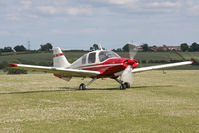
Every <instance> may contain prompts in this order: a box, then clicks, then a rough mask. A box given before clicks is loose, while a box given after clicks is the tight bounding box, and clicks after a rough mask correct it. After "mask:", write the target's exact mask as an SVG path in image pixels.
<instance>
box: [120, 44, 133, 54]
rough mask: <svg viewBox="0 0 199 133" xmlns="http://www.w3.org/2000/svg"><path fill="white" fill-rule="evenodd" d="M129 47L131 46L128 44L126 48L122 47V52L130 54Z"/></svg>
mask: <svg viewBox="0 0 199 133" xmlns="http://www.w3.org/2000/svg"><path fill="white" fill-rule="evenodd" d="M129 45H131V44H129V43H127V44H126V45H124V47H122V51H124V52H129Z"/></svg>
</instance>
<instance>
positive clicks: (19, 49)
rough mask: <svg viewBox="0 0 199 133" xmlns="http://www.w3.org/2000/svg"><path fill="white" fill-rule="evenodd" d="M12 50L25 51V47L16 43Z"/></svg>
mask: <svg viewBox="0 0 199 133" xmlns="http://www.w3.org/2000/svg"><path fill="white" fill-rule="evenodd" d="M14 50H15V51H16V52H19V51H26V48H25V47H24V46H23V45H17V46H15V47H14Z"/></svg>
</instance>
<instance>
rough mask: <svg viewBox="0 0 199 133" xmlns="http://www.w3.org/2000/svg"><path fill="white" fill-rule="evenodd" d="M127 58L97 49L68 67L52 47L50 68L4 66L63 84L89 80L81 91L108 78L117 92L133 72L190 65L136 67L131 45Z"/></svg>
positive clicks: (82, 84)
mask: <svg viewBox="0 0 199 133" xmlns="http://www.w3.org/2000/svg"><path fill="white" fill-rule="evenodd" d="M129 51H130V52H129V54H130V58H121V57H120V56H119V55H118V54H116V53H115V52H113V51H109V50H104V49H103V48H102V47H101V46H100V48H99V49H98V50H95V51H91V52H89V53H87V54H84V55H83V56H82V57H80V58H79V59H77V60H76V61H75V62H73V63H72V64H70V63H69V62H68V60H67V59H66V57H65V56H64V53H63V52H62V51H61V49H60V48H59V47H55V48H53V67H47V66H36V65H25V64H15V63H10V64H8V65H7V66H8V67H11V68H15V69H22V70H32V71H39V72H46V73H53V74H54V76H56V77H58V78H61V79H63V80H66V81H70V80H71V78H72V77H83V78H88V77H89V78H92V80H91V81H90V82H89V83H88V84H86V85H85V84H84V83H81V84H80V86H79V89H80V90H85V89H86V88H87V87H88V86H89V85H91V84H92V83H93V82H94V81H95V80H96V79H100V78H111V79H114V80H115V81H117V82H118V83H119V84H120V89H121V90H124V89H126V88H130V83H132V81H133V80H132V77H133V75H132V74H133V73H138V72H144V71H149V70H154V69H161V68H167V67H175V66H182V65H188V64H192V63H193V61H183V62H177V63H170V64H164V65H156V66H149V67H142V68H136V67H137V66H138V65H139V63H138V61H137V60H135V59H134V56H135V54H136V50H135V46H131V47H129Z"/></svg>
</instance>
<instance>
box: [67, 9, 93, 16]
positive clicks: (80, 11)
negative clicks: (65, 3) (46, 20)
mask: <svg viewBox="0 0 199 133" xmlns="http://www.w3.org/2000/svg"><path fill="white" fill-rule="evenodd" d="M66 13H67V14H69V15H82V14H83V15H91V14H92V9H91V8H74V7H73V8H68V9H66Z"/></svg>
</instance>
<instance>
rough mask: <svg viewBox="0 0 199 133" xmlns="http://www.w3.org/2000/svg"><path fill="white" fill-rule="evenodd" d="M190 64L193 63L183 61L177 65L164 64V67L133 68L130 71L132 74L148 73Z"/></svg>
mask: <svg viewBox="0 0 199 133" xmlns="http://www.w3.org/2000/svg"><path fill="white" fill-rule="evenodd" d="M192 63H193V61H184V62H177V63H170V64H164V65H157V66H149V67H142V68H135V69H133V70H132V72H133V73H137V72H144V71H150V70H155V69H161V68H168V67H175V66H183V65H189V64H192Z"/></svg>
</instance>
